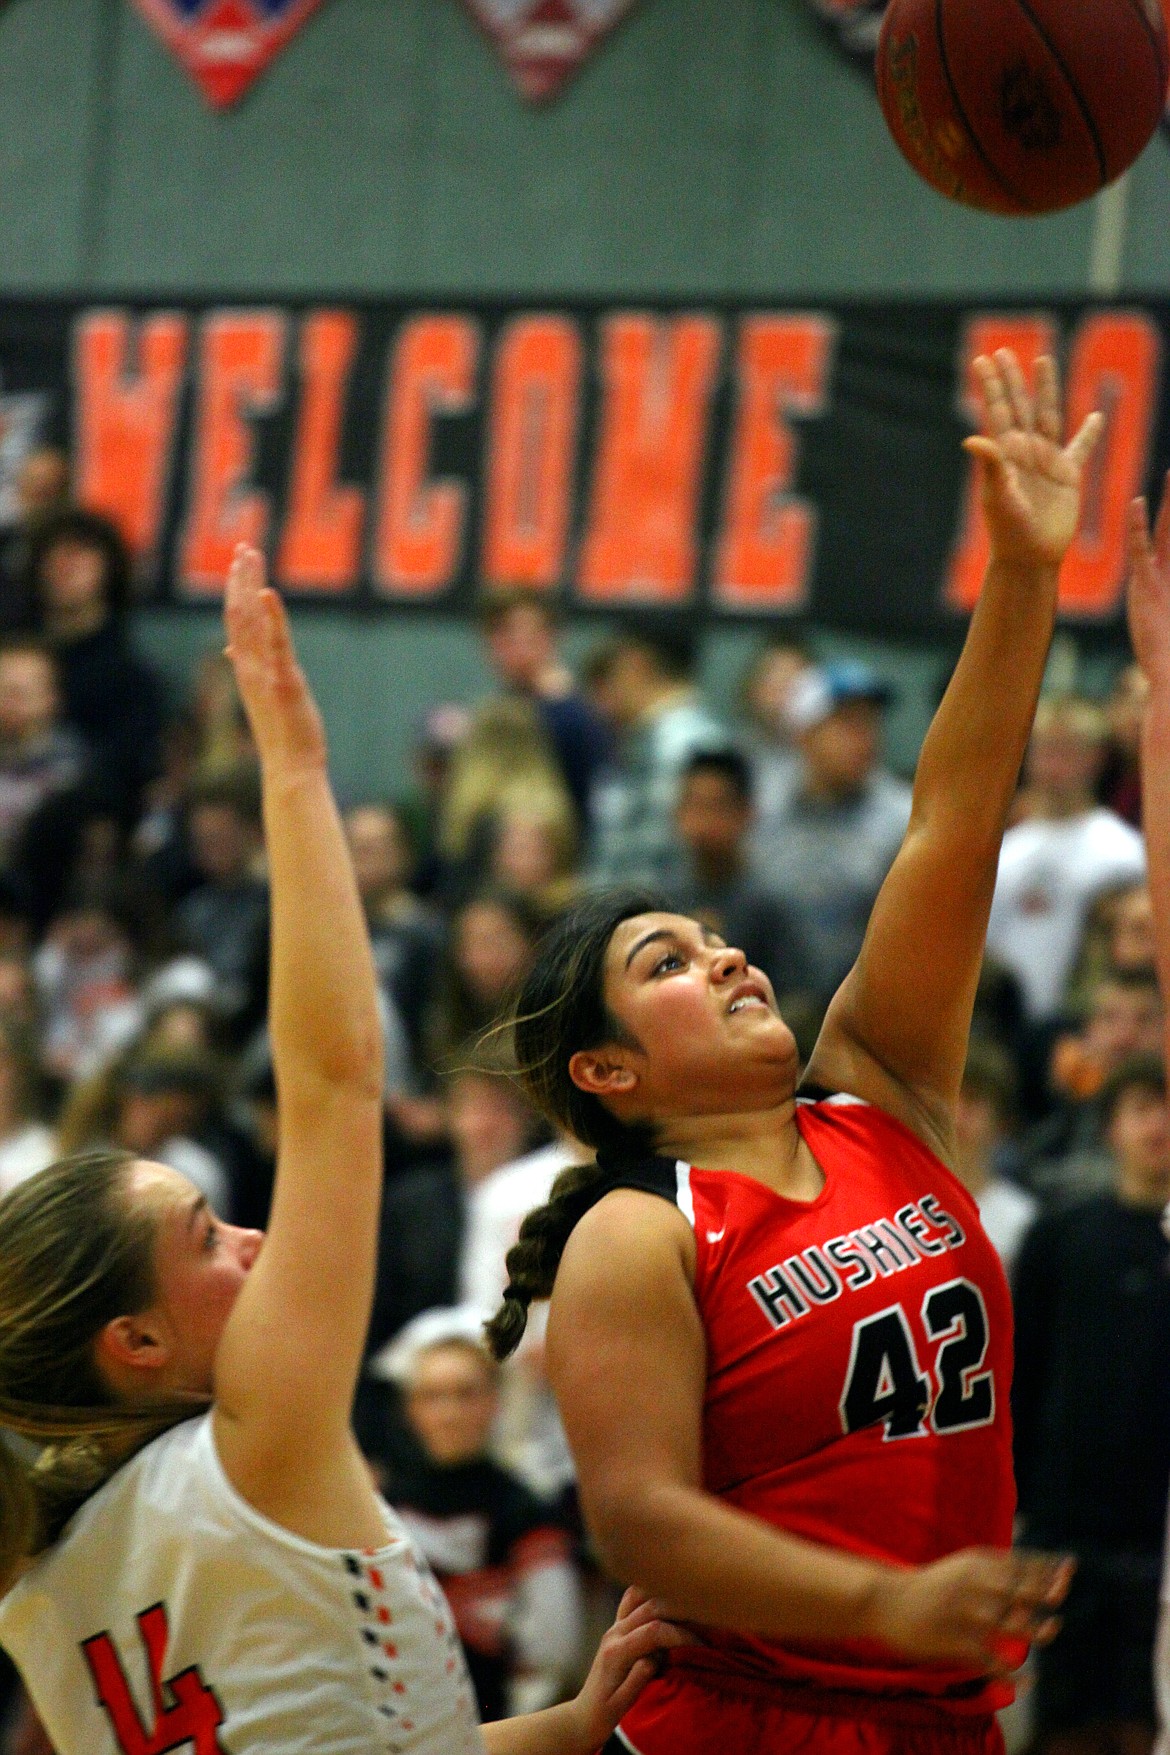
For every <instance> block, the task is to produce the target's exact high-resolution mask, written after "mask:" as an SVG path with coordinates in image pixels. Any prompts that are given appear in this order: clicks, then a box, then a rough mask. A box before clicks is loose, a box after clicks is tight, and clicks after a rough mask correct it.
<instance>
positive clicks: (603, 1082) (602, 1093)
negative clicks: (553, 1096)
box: [569, 1043, 638, 1097]
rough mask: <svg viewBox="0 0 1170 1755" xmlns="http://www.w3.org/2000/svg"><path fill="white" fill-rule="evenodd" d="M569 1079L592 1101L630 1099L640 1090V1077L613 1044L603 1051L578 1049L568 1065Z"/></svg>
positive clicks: (627, 1058) (602, 1049)
mask: <svg viewBox="0 0 1170 1755" xmlns="http://www.w3.org/2000/svg"><path fill="white" fill-rule="evenodd" d="M569 1077H570V1078H571V1079H572V1081H573V1083H574V1084H575V1085H576V1087H577V1089H578V1090H579V1091H587V1092H588V1093H589V1095H590V1096H591V1097H628V1096H629V1094H630V1093H631V1091H635V1090H637V1088H638V1074H637V1071H636V1069H635V1068H634V1067H633V1066H632V1065H631V1063H630V1058H629V1056H628V1055H627V1054H625V1053H623V1051H622V1050H621V1049H620V1048H617V1047H615V1046H614V1045H613V1044H612V1043H609V1044H607V1045H606V1046H605V1047H603V1048H579V1049H578V1050H577V1052H576V1054H574V1055H573V1056H572V1058H571V1059H570V1061H569Z"/></svg>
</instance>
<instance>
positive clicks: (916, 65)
mask: <svg viewBox="0 0 1170 1755" xmlns="http://www.w3.org/2000/svg"><path fill="white" fill-rule="evenodd" d="M1167 72H1168V56H1167V42H1166V24H1165V20H1164V18H1163V15H1162V9H1161V6H1160V4H1159V0H891V4H890V6H889V8H888V9H887V11H886V15H885V19H884V21H883V24H882V31H881V37H880V40H879V44H878V57H877V83H878V96H879V98H880V100H881V106H882V110H883V111H884V113H885V118H886V121H887V122H888V124H889V127H890V132H891V133H892V134H893V136H894V139H895V141H896V142H897V144H898V146H899V148H900V149H901V151H902V153H903V154H904V155H905V157H906V158H907V159H908V160H909V161H910V163H911V165H913V167H914V169H915V170H916V171H917V172H918V174H919V175H920V176H922V177H925V179H926V181H927V182H928V183H930V184H932V185H933V187H934V188H936V189H937V190H939V192H940V193H941V194H943V195H946V196H949V197H950V199H951V200H953V201H962V202H965V203H967V204H968V205H969V206H971V207H981V208H984V209H986V210H988V211H989V212H992V213H1007V214H1034V213H1054V212H1056V211H1057V210H1058V209H1059V208H1062V207H1071V206H1072V205H1073V204H1074V203H1075V202H1077V201H1084V200H1085V199H1086V198H1087V197H1088V196H1090V195H1095V194H1096V193H1097V192H1098V190H1100V189H1103V188H1104V187H1105V185H1106V184H1107V183H1111V182H1112V181H1113V179H1114V178H1115V177H1119V176H1120V175H1121V173H1122V171H1124V170H1125V169H1126V168H1127V166H1129V165H1131V164H1132V163H1133V161H1134V159H1135V158H1137V156H1138V154H1139V153H1140V152H1141V150H1142V148H1143V147H1144V146H1145V144H1146V142H1147V141H1148V140H1149V138H1150V136H1151V135H1152V134H1153V132H1154V129H1155V128H1156V127H1157V125H1158V120H1159V118H1160V116H1161V114H1162V107H1163V104H1164V103H1165V99H1166V82H1167Z"/></svg>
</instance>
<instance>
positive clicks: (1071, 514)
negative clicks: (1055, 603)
mask: <svg viewBox="0 0 1170 1755" xmlns="http://www.w3.org/2000/svg"><path fill="white" fill-rule="evenodd" d="M975 371H976V374H977V376H978V378H979V382H980V386H981V388H982V390H983V399H984V404H985V408H986V423H985V425H986V430H985V431H984V432H983V433H981V434H979V435H976V436H973V437H971V438H969V439H965V440H964V441H963V444H964V449H965V450H967V451H969V452H970V454H971V455H972V456H973V457H976V458H978V459H979V462H980V463H981V464H982V466H983V484H982V486H983V512H984V516H985V517H986V519H987V525H988V529H989V530H990V532H991V550H992V559H993V560H997V561H1000V562H1004V563H1007V564H1008V565H1023V566H1042V567H1044V566H1047V567H1058V566H1059V565H1060V563H1061V561H1062V560H1063V559H1064V555H1065V551H1066V549H1067V548H1068V545H1069V543H1070V542H1071V541H1072V539H1073V536H1074V535H1075V534H1076V528H1077V520H1078V518H1079V517H1080V510H1081V482H1082V478H1083V476H1084V469H1085V464H1086V462H1087V461H1088V459H1089V456H1090V454H1091V453H1092V450H1093V446H1094V445H1095V444H1096V442H1097V437H1098V435H1099V433H1100V431H1101V426H1102V417H1101V416H1100V415H1099V414H1090V415H1089V416H1088V417H1087V419H1086V420H1085V422H1084V424H1083V425H1082V427H1081V429H1080V431H1079V432H1078V433H1077V434H1076V436H1075V437H1074V438H1073V439H1071V440H1070V441H1069V443H1068V444H1067V445H1066V444H1064V443H1063V433H1064V424H1063V419H1062V416H1061V407H1060V389H1059V385H1058V383H1057V376H1056V366H1055V364H1054V362H1053V361H1052V360H1051V359H1050V358H1049V357H1048V355H1047V354H1045V355H1043V356H1042V357H1041V358H1040V359H1039V360H1038V361H1037V362H1036V394H1035V396H1034V397H1033V396H1031V395H1030V394H1029V392H1028V387H1027V385H1026V384H1025V382H1024V374H1023V372H1022V371H1021V370H1020V363H1019V361H1018V360H1017V358H1016V356H1015V354H1014V353H1012V352H1011V351H1010V349H1008V348H1000V349H999V351H998V352H997V353H996V355H995V357H994V358H993V359H988V358H987V357H986V356H985V355H982V354H981V355H980V356H979V358H978V359H977V360H976V361H975Z"/></svg>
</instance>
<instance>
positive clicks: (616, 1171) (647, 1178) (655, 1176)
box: [599, 1157, 678, 1207]
mask: <svg viewBox="0 0 1170 1755" xmlns="http://www.w3.org/2000/svg"><path fill="white" fill-rule="evenodd" d="M599 1161H600V1160H599ZM677 1164H678V1160H677V1159H675V1158H658V1157H649V1158H635V1159H628V1158H627V1159H625V1160H621V1161H619V1162H617V1163H614V1162H612V1160H609V1159H607V1160H606V1161H605V1162H604V1163H603V1164H602V1166H601V1167H602V1169H603V1170H604V1171H605V1173H606V1178H607V1180H608V1183H609V1187H610V1188H636V1189H638V1190H639V1191H640V1192H641V1193H642V1194H656V1195H658V1196H659V1197H660V1198H661V1199H662V1200H668V1201H669V1202H670V1204H671V1206H672V1207H677V1206H678V1169H677Z"/></svg>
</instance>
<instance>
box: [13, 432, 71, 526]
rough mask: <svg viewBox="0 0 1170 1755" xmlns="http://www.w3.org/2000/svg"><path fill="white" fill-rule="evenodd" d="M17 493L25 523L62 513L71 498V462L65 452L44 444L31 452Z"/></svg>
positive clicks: (22, 472) (17, 485) (18, 481)
mask: <svg viewBox="0 0 1170 1755" xmlns="http://www.w3.org/2000/svg"><path fill="white" fill-rule="evenodd" d="M16 494H17V498H18V500H19V502H20V516H21V519H22V521H24V522H26V523H34V522H35V521H36V520H37V519H38V518H46V517H47V516H48V515H49V513H50V512H56V511H57V510H59V508H60V507H61V506H63V505H64V504H65V502H66V500H67V499H68V498H69V459H68V457H66V455H65V453H64V451H58V450H56V449H55V448H54V447H53V446H51V445H43V446H42V447H41V448H40V449H39V450H37V451H33V452H30V454H29V456H28V457H27V458H26V459H25V462H24V466H23V468H22V469H21V471H20V475H19V477H18V478H17V483H16Z"/></svg>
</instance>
